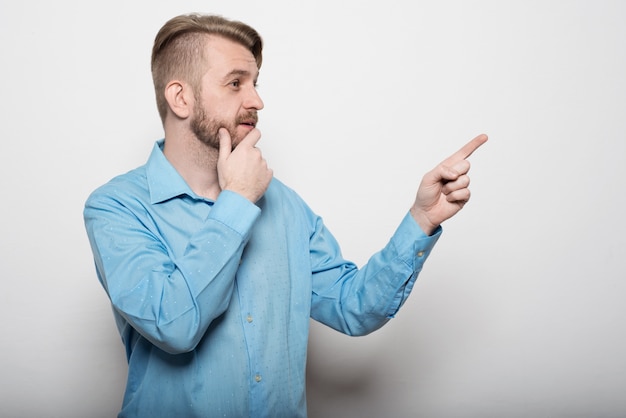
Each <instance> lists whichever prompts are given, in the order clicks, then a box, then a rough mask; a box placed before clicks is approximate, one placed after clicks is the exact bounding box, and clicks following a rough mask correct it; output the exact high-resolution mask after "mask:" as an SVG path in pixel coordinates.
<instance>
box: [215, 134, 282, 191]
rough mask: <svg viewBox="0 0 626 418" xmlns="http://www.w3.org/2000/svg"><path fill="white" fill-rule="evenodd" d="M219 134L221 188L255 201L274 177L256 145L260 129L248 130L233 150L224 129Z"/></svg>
mask: <svg viewBox="0 0 626 418" xmlns="http://www.w3.org/2000/svg"><path fill="white" fill-rule="evenodd" d="M218 135H219V138H220V150H219V157H218V160H217V176H218V181H219V184H220V188H221V189H222V190H230V191H233V192H236V193H239V194H240V195H242V196H243V197H245V198H246V199H248V200H250V201H251V202H252V203H255V202H256V201H257V200H259V199H260V198H261V196H263V194H264V193H265V191H266V190H267V188H268V186H269V184H270V181H272V177H273V172H272V170H271V169H270V168H268V166H267V162H266V161H265V159H264V158H263V155H261V150H259V149H258V148H256V146H255V145H256V143H257V142H259V139H261V132H260V131H259V130H258V129H253V130H251V131H250V132H249V133H248V135H246V136H245V137H244V138H243V139H242V140H241V142H240V143H239V145H237V146H236V147H235V149H234V150H233V149H232V147H233V146H232V140H231V138H230V134H229V133H228V131H227V130H226V129H224V128H221V129H220V130H219V132H218Z"/></svg>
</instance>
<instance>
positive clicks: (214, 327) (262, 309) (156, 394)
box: [84, 15, 487, 418]
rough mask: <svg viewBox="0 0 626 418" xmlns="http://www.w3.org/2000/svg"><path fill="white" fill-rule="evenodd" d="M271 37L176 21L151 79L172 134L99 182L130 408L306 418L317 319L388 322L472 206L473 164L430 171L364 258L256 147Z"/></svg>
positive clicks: (97, 254) (105, 263)
mask: <svg viewBox="0 0 626 418" xmlns="http://www.w3.org/2000/svg"><path fill="white" fill-rule="evenodd" d="M261 62H262V41H261V38H260V37H259V35H258V34H257V32H256V31H255V30H254V29H252V28H250V27H249V26H247V25H245V24H243V23H240V22H234V21H229V20H226V19H223V18H221V17H217V16H204V15H184V16H179V17H175V18H173V19H172V20H170V21H169V22H167V23H166V24H165V25H164V26H163V28H162V29H161V30H160V31H159V33H158V35H157V37H156V39H155V43H154V48H153V55H152V72H153V78H154V84H155V91H156V98H157V104H158V108H159V113H160V115H161V118H162V121H163V126H164V131H165V138H164V140H161V141H157V143H156V144H155V146H154V149H153V151H152V154H151V156H150V158H149V160H148V162H147V163H146V165H144V166H142V167H139V168H137V169H135V170H133V171H131V172H129V173H126V174H124V175H121V176H118V177H116V178H114V179H113V180H111V181H110V182H109V183H107V184H105V185H104V186H102V187H100V188H99V189H97V190H96V191H94V193H92V195H91V196H90V197H89V199H88V200H87V202H86V205H85V211H84V217H85V224H86V229H87V233H88V236H89V239H90V243H91V246H92V250H93V254H94V259H95V264H96V270H97V274H98V278H99V280H100V282H101V283H102V285H103V287H104V289H105V290H106V292H107V294H108V296H109V298H110V300H111V303H112V305H113V308H114V316H115V319H116V322H117V326H118V328H119V331H120V334H121V336H122V340H123V342H124V344H125V347H126V355H127V358H128V381H127V386H126V392H125V397H124V401H123V405H122V410H121V412H120V415H119V416H120V417H185V418H189V417H214V416H215V417H217V416H219V417H254V418H258V417H304V416H306V401H305V363H306V347H307V338H308V331H309V330H308V324H309V322H308V321H309V318H310V317H312V318H314V319H315V320H317V321H320V322H322V323H324V324H326V325H328V326H330V327H333V328H335V329H337V330H339V331H341V332H343V333H346V334H349V335H364V334H367V333H370V332H372V331H374V330H376V329H378V328H379V327H381V326H382V325H384V324H385V323H386V322H387V321H388V320H389V319H390V318H392V317H393V316H394V315H395V314H396V312H397V311H398V309H399V308H400V306H402V304H403V303H404V301H405V300H406V298H407V297H408V294H409V293H410V291H411V289H412V287H413V284H414V282H415V280H416V278H417V275H418V273H419V272H420V270H421V268H422V265H423V263H424V261H425V260H426V258H427V257H428V254H429V253H430V251H431V249H432V248H433V246H434V245H435V242H436V241H437V239H438V238H439V236H440V234H441V227H440V226H439V225H440V224H441V223H442V222H443V221H444V220H446V219H448V218H450V217H451V216H453V215H454V214H455V213H457V212H458V211H459V210H460V209H461V208H462V206H463V205H464V204H465V203H466V202H467V201H468V199H469V196H470V193H469V190H468V189H467V187H468V184H469V178H468V176H467V172H468V170H469V162H468V161H467V160H466V158H467V157H468V156H469V155H470V154H471V153H472V152H473V151H474V150H475V149H476V148H478V147H479V146H480V145H481V144H482V143H484V142H485V141H486V140H487V137H486V136H484V135H481V136H479V137H477V138H475V139H474V140H472V141H471V142H469V143H468V144H467V145H466V146H464V147H463V148H462V149H461V150H460V151H459V152H457V153H456V154H454V155H453V156H451V157H450V158H448V159H447V160H446V161H444V162H443V163H442V164H441V165H439V166H438V167H436V168H435V169H434V170H433V171H431V172H429V173H428V174H426V175H425V176H424V178H423V180H422V183H421V185H420V187H419V190H418V192H417V197H416V200H415V203H414V204H413V206H412V207H411V209H410V211H409V213H407V215H406V217H405V218H404V219H403V220H402V222H401V224H400V226H399V227H398V229H397V231H396V232H395V234H394V235H393V237H392V238H391V240H390V242H389V243H388V244H387V245H386V246H385V247H384V248H383V249H382V250H381V251H380V252H378V253H377V254H375V255H373V256H372V258H371V259H370V260H369V262H368V263H367V265H365V266H363V267H362V268H360V269H359V268H357V267H356V266H355V265H354V264H352V263H351V262H349V261H346V260H344V259H343V258H342V255H341V252H340V249H339V246H338V245H337V242H336V241H335V239H334V238H333V236H332V235H331V234H330V232H329V231H328V230H327V229H326V228H325V226H324V224H323V223H322V220H321V219H320V217H318V216H317V215H316V214H314V213H313V212H312V211H311V210H310V209H309V207H308V206H307V205H306V204H305V202H303V201H302V200H301V199H300V197H299V196H298V195H297V194H296V193H295V192H294V191H292V190H291V189H289V188H288V187H286V186H285V185H284V184H282V183H281V182H280V181H278V180H277V179H275V178H273V175H272V171H271V169H269V168H268V166H267V163H266V161H265V160H264V159H263V156H262V154H261V151H260V150H259V149H258V148H256V144H257V142H258V141H259V139H260V136H261V134H260V132H259V131H258V129H257V128H256V123H257V115H258V111H259V110H261V109H262V108H263V102H262V101H261V98H260V97H259V95H258V93H257V91H256V88H255V86H256V81H257V77H258V74H259V68H260V67H261Z"/></svg>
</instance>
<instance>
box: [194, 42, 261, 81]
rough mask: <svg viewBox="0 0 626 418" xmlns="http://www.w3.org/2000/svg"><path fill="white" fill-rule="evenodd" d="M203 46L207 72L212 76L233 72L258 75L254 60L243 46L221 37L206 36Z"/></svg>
mask: <svg viewBox="0 0 626 418" xmlns="http://www.w3.org/2000/svg"><path fill="white" fill-rule="evenodd" d="M205 45H206V46H205V48H206V54H207V61H208V71H209V72H211V73H214V75H226V74H229V73H231V72H234V71H235V72H240V73H249V74H250V75H251V76H253V77H256V76H257V75H258V73H259V69H258V68H257V65H256V59H255V58H254V55H252V52H250V51H249V50H248V49H247V48H246V47H245V46H243V45H241V44H239V43H237V42H234V41H231V40H230V39H226V38H223V37H221V36H208V37H207V41H206V44H205Z"/></svg>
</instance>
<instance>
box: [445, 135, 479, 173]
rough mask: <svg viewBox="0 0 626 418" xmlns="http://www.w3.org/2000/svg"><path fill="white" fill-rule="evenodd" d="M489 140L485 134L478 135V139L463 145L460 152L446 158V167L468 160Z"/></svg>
mask: <svg viewBox="0 0 626 418" xmlns="http://www.w3.org/2000/svg"><path fill="white" fill-rule="evenodd" d="M487 139H488V137H487V135H485V134H480V135H478V136H477V137H476V138H474V139H472V140H471V141H470V142H468V143H467V144H465V145H463V148H461V149H460V150H458V151H457V152H455V153H454V154H452V155H451V156H449V157H448V158H446V159H445V160H444V163H445V164H446V165H452V164H454V163H456V162H458V161H461V160H464V159H466V158H467V157H469V156H470V155H472V153H473V152H474V151H476V150H477V149H478V147H480V146H481V145H482V144H484V143H485V142H487Z"/></svg>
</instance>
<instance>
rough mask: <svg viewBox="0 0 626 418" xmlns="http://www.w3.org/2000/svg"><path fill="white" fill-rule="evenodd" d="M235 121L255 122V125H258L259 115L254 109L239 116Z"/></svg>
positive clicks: (239, 122) (237, 122) (238, 122)
mask: <svg viewBox="0 0 626 418" xmlns="http://www.w3.org/2000/svg"><path fill="white" fill-rule="evenodd" d="M235 122H236V124H237V125H239V124H241V123H254V125H255V126H256V124H257V123H258V122H259V115H258V114H257V112H256V111H253V110H252V111H249V112H247V113H244V114H242V115H239V116H237V119H236V120H235Z"/></svg>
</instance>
